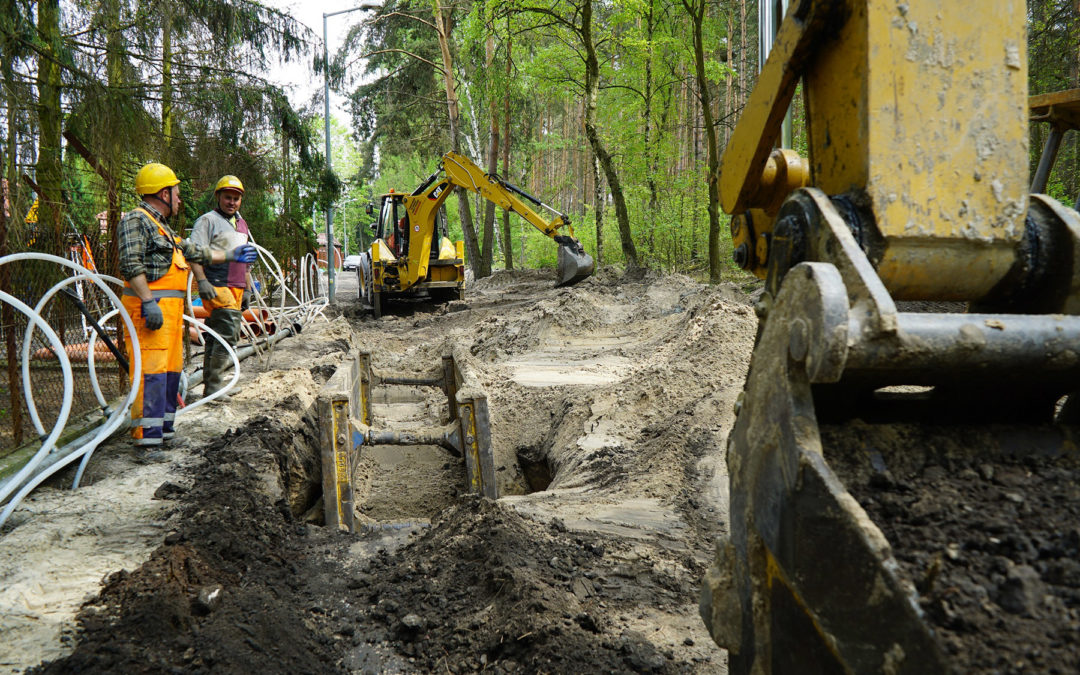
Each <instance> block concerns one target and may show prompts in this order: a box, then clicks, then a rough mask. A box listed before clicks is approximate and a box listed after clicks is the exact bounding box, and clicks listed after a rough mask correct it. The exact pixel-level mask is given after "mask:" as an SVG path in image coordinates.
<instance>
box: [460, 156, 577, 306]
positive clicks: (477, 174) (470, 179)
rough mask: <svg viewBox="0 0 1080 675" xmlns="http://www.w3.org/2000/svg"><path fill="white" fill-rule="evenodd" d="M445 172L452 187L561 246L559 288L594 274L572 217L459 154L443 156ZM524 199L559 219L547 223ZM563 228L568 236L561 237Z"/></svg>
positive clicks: (554, 218)
mask: <svg viewBox="0 0 1080 675" xmlns="http://www.w3.org/2000/svg"><path fill="white" fill-rule="evenodd" d="M442 170H443V171H444V172H445V174H446V178H447V179H448V180H449V181H450V183H451V184H452V185H456V186H457V187H461V188H464V189H466V190H471V191H472V192H475V193H476V194H478V195H480V196H481V197H483V198H484V199H486V200H488V201H489V202H492V203H494V204H495V205H496V206H498V207H500V208H503V209H506V210H507V211H513V212H514V213H516V214H518V215H519V216H521V217H522V218H524V219H525V220H526V221H528V223H529V224H530V225H532V226H533V227H535V228H536V229H538V230H540V231H541V232H543V233H544V235H546V236H548V237H551V238H552V239H554V240H555V242H556V243H557V244H559V261H558V277H559V279H558V283H557V284H556V285H558V286H568V285H570V284H575V283H577V282H579V281H581V280H582V279H584V278H586V277H588V276H589V275H591V274H592V271H593V259H592V256H590V255H589V254H587V253H585V249H584V247H582V245H581V242H579V241H578V240H577V238H575V237H574V227H573V225H571V224H570V218H569V216H567V215H566V214H564V213H561V212H559V211H558V210H556V209H555V208H553V207H551V206H549V205H547V204H545V203H543V202H542V201H540V200H539V199H537V198H536V197H533V196H532V195H530V194H529V193H527V192H525V191H524V190H522V189H521V188H519V187H517V186H516V185H514V184H513V183H509V182H507V181H505V180H503V179H502V178H500V177H498V176H496V175H493V174H487V173H484V172H483V171H482V170H481V169H480V167H478V166H476V164H474V163H473V162H472V161H471V160H469V158H468V157H464V156H462V155H459V154H457V153H456V152H448V153H446V154H445V155H443V159H442ZM522 197H523V198H525V199H527V200H529V201H531V202H532V203H533V204H536V205H537V206H538V207H540V208H543V209H547V210H548V211H551V212H552V213H554V214H555V216H554V217H553V218H552V219H551V220H544V218H543V217H542V216H541V215H540V214H538V213H537V212H536V211H534V210H533V209H532V208H531V207H530V206H529V205H528V204H526V203H525V202H524V201H522V200H521V199H520V198H522ZM563 228H565V230H566V234H561V233H560V230H561V229H563Z"/></svg>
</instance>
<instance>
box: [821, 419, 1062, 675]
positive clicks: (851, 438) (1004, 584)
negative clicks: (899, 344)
mask: <svg viewBox="0 0 1080 675" xmlns="http://www.w3.org/2000/svg"><path fill="white" fill-rule="evenodd" d="M1066 438H1067V437H1066ZM1025 440H1026V441H1027V442H1025ZM824 445H825V447H826V456H827V458H828V459H829V462H830V465H831V466H832V467H833V468H834V470H836V471H837V472H838V474H840V476H841V479H842V480H843V481H844V482H845V484H846V485H847V486H848V489H849V490H850V491H851V492H852V494H853V495H854V496H855V497H856V499H858V501H859V503H860V504H861V505H862V506H863V508H864V509H865V510H866V511H867V513H868V514H869V515H870V517H871V519H872V520H873V521H874V523H875V524H877V525H878V527H879V528H881V530H882V532H883V533H884V534H885V536H886V538H887V539H888V540H889V542H890V543H891V544H892V546H893V553H894V555H895V557H896V559H897V561H898V562H899V563H900V570H901V572H902V574H903V575H904V576H905V577H906V578H907V579H908V580H909V581H910V582H911V583H912V584H913V586H914V587H915V588H916V590H917V591H918V602H919V605H920V606H921V607H922V609H923V610H924V611H925V612H926V618H927V620H928V621H929V622H930V624H931V625H932V626H933V627H934V628H935V632H936V635H937V637H938V640H939V643H940V644H941V646H942V649H943V651H944V652H945V653H946V654H947V655H949V660H950V661H951V662H952V664H953V667H954V669H955V671H956V672H959V673H973V672H980V673H981V672H986V673H1031V672H1040V673H1075V672H1077V671H1078V670H1080V465H1078V462H1077V459H1076V458H1075V457H1074V456H1073V457H1070V456H1066V455H1064V454H1057V453H1058V451H1060V450H1061V449H1062V448H1063V447H1064V449H1065V450H1068V448H1069V445H1070V443H1068V442H1067V441H1064V442H1063V441H1062V438H1061V436H1060V435H1058V433H1057V431H1056V430H1053V429H1048V428H1039V429H1017V428H1008V429H997V430H992V431H989V432H987V431H986V430H985V429H982V430H976V429H957V428H951V429H948V428H934V427H925V428H922V429H920V428H917V427H914V426H911V427H907V426H898V425H893V426H880V427H873V426H870V425H861V424H859V423H856V424H854V425H852V426H849V427H847V428H845V429H843V430H839V429H836V428H833V429H832V430H827V431H826V434H825V436H824Z"/></svg>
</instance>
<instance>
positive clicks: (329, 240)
mask: <svg viewBox="0 0 1080 675" xmlns="http://www.w3.org/2000/svg"><path fill="white" fill-rule="evenodd" d="M380 7H382V5H376V4H373V3H364V4H362V5H360V6H359V7H353V8H351V9H341V10H338V11H336V12H323V15H322V44H323V121H324V122H325V129H326V170H327V172H329V171H330V170H331V169H332V168H333V167H332V166H331V162H330V47H329V46H328V45H327V42H326V20H327V19H328V18H329V17H331V16H337V15H338V14H348V13H349V12H358V11H360V10H362V9H379V8H380ZM333 223H334V206H333V205H332V204H331V205H328V206H327V207H326V279H327V284H326V295H327V299H328V300H329V301H330V303H331V304H333V302H334V228H333ZM312 224H313V225H314V223H312Z"/></svg>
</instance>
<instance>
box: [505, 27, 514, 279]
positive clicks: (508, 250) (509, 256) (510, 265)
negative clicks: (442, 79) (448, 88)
mask: <svg viewBox="0 0 1080 675" xmlns="http://www.w3.org/2000/svg"><path fill="white" fill-rule="evenodd" d="M512 47H513V36H512V35H511V33H510V15H509V14H507V15H506V82H507V92H506V96H505V97H504V98H503V124H504V126H503V130H504V132H505V133H503V141H502V160H503V171H502V175H503V176H505V177H506V179H507V180H510V91H509V83H510V76H511V74H512V73H511V65H512V63H513V60H512V58H511V55H512ZM502 235H503V236H502V245H503V261H504V264H505V265H506V269H508V270H512V269H514V245H513V242H512V241H510V212H509V211H507V210H503V212H502Z"/></svg>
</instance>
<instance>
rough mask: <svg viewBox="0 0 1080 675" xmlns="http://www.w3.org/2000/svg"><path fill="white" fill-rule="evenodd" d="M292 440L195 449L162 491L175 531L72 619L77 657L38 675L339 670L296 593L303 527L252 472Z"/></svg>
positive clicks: (270, 430)
mask: <svg viewBox="0 0 1080 675" xmlns="http://www.w3.org/2000/svg"><path fill="white" fill-rule="evenodd" d="M293 433H294V432H293V431H289V432H287V434H286V432H284V431H283V430H281V429H280V428H274V424H273V423H271V422H269V421H267V420H265V419H264V420H262V421H260V422H256V423H253V424H252V425H250V426H249V427H248V429H247V430H246V431H243V432H240V433H233V432H230V433H228V434H226V435H225V436H224V437H222V438H221V439H219V440H218V441H216V442H214V443H213V444H212V445H210V446H208V447H206V448H204V449H203V450H201V452H199V455H200V459H201V461H200V462H199V463H198V464H197V466H196V467H195V468H194V469H193V476H192V479H193V483H192V487H191V488H190V489H187V490H183V488H180V489H179V490H178V489H177V488H178V486H175V485H172V484H166V485H168V486H169V489H168V490H159V494H160V495H162V496H166V495H176V494H177V492H180V493H181V494H179V497H178V502H179V503H178V510H177V513H176V516H175V517H174V518H173V519H172V521H173V522H174V523H176V525H177V527H176V530H175V531H173V532H171V533H170V534H169V535H168V536H166V538H165V542H164V543H163V545H162V546H161V547H160V548H158V550H157V551H155V552H154V553H153V555H152V556H151V558H150V560H149V561H147V562H146V563H145V564H144V565H142V566H141V567H139V568H138V569H136V570H135V571H133V572H127V571H120V572H116V573H114V574H112V575H110V576H109V578H108V579H107V580H106V583H105V586H104V588H103V589H102V590H101V593H100V594H99V597H98V598H97V600H96V601H95V602H94V603H92V604H90V605H88V606H87V607H86V608H85V609H84V610H83V611H82V612H81V613H80V615H79V620H78V623H79V628H80V631H81V634H80V636H79V645H78V647H77V648H76V650H75V652H74V653H73V654H71V655H70V656H69V657H67V658H65V659H62V660H59V661H55V662H52V663H50V664H46V665H44V666H42V667H40V668H39V669H37V670H36V671H35V672H44V673H70V672H117V673H121V672H122V673H173V672H189V673H190V672H213V673H252V672H263V673H270V672H272V673H282V672H289V673H326V672H335V671H337V670H338V669H339V668H338V665H337V663H338V656H337V653H336V650H334V649H332V647H331V645H328V644H326V643H327V639H326V638H323V637H321V636H319V635H318V633H317V632H315V631H314V630H312V628H311V621H310V617H311V611H310V609H309V608H310V603H309V602H308V598H307V597H306V596H305V594H304V593H303V583H302V581H303V578H302V575H300V573H299V572H300V569H301V568H302V566H303V565H304V564H305V558H304V555H305V554H304V551H303V547H302V545H301V544H302V541H303V537H302V535H303V533H304V531H305V530H306V529H307V528H306V526H303V525H300V524H298V523H297V522H295V521H294V519H293V517H292V514H291V512H290V510H289V508H288V504H287V502H286V501H285V500H284V499H281V500H279V501H278V502H277V503H274V502H272V501H271V499H270V498H269V497H267V496H266V491H265V488H264V487H263V486H262V485H260V481H261V480H262V477H261V474H260V470H259V469H257V468H256V467H258V466H259V465H261V464H265V463H266V462H267V461H269V462H273V463H274V464H277V458H275V457H274V447H275V446H277V445H278V443H277V442H276V439H281V438H282V437H286V438H287V437H288V436H291V435H292V434H293ZM263 475H264V474H263ZM215 591H217V594H216V597H215ZM200 595H201V596H202V599H201V600H200Z"/></svg>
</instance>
